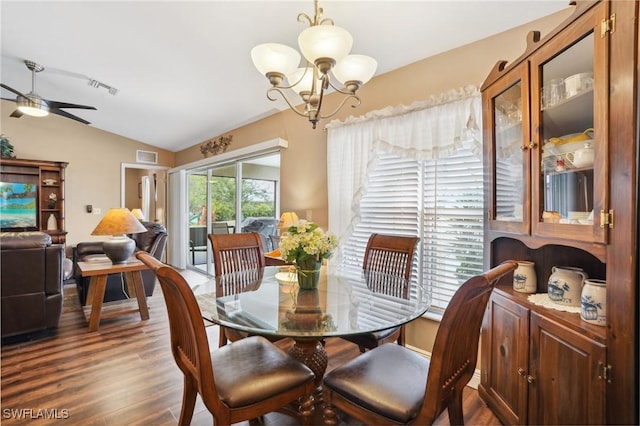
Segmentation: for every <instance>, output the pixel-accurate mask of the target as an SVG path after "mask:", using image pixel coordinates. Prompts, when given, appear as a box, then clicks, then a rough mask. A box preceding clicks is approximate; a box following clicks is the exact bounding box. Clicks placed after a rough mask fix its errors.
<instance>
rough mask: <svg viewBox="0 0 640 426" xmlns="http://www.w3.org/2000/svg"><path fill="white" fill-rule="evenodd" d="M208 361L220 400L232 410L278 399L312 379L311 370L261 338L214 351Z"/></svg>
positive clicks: (235, 343) (238, 342) (250, 338)
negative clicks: (213, 370)
mask: <svg viewBox="0 0 640 426" xmlns="http://www.w3.org/2000/svg"><path fill="white" fill-rule="evenodd" d="M265 360H266V361H265ZM211 361H212V363H213V365H215V368H216V370H215V381H216V388H217V390H218V394H219V396H220V399H221V400H222V401H224V402H225V403H226V404H227V405H228V406H229V407H233V408H236V407H244V406H247V405H250V404H253V403H255V402H258V401H261V400H264V399H265V398H267V397H269V396H272V395H278V394H280V393H282V392H283V391H286V390H289V389H292V388H294V387H296V386H300V385H301V384H303V383H305V382H306V381H308V380H309V379H310V378H312V377H314V375H313V373H312V372H311V370H310V369H308V368H307V367H305V366H304V365H302V364H301V363H300V362H298V361H296V360H294V359H293V358H292V357H290V356H289V355H287V354H286V353H285V352H284V351H282V350H281V349H279V348H278V347H276V346H273V345H272V344H271V343H269V341H268V340H266V339H265V338H263V337H260V336H253V337H247V338H246V339H241V340H238V341H237V342H233V343H231V344H228V345H225V346H223V347H221V348H220V349H218V350H215V351H213V352H212V353H211ZM266 372H268V374H267V373H266ZM258 376H259V377H260V380H256V377H258Z"/></svg>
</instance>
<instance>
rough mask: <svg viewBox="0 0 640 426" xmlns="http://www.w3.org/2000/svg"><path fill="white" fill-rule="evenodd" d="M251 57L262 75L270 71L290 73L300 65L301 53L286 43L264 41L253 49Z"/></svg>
mask: <svg viewBox="0 0 640 426" xmlns="http://www.w3.org/2000/svg"><path fill="white" fill-rule="evenodd" d="M251 59H252V60H253V64H254V65H255V66H256V68H257V69H258V71H260V73H261V74H262V75H266V74H267V73H270V72H277V73H280V74H283V75H288V74H291V73H292V72H293V71H295V69H296V68H297V67H298V64H299V63H300V53H298V52H297V51H296V50H295V49H294V48H292V47H289V46H286V45H284V44H279V43H264V44H259V45H257V46H256V47H254V48H253V49H251Z"/></svg>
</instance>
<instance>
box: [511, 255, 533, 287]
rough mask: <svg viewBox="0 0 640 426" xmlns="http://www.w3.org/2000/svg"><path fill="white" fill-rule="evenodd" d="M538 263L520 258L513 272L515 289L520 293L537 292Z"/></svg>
mask: <svg viewBox="0 0 640 426" xmlns="http://www.w3.org/2000/svg"><path fill="white" fill-rule="evenodd" d="M535 266H536V264H535V263H534V262H529V261H527V260H519V261H518V267H517V268H516V270H515V271H514V272H513V289H514V290H515V291H519V292H520V293H535V292H536V288H537V287H538V284H537V283H538V280H537V278H536V268H535Z"/></svg>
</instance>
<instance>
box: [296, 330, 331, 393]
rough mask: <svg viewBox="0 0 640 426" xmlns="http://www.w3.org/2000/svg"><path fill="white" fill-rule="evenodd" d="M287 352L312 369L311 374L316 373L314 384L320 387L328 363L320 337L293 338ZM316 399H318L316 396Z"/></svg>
mask: <svg viewBox="0 0 640 426" xmlns="http://www.w3.org/2000/svg"><path fill="white" fill-rule="evenodd" d="M289 354H290V355H291V356H292V357H293V358H295V359H297V360H298V361H300V362H302V363H303V364H304V365H306V366H307V367H309V368H310V369H311V371H313V374H315V375H316V385H317V386H318V388H320V384H321V383H322V378H323V377H324V373H325V371H327V365H328V364H329V358H328V356H327V351H326V350H325V348H324V345H323V344H322V341H321V340H320V339H295V343H294V344H293V346H292V347H291V349H289ZM320 392H321V390H320ZM319 396H321V394H320V395H318V397H319ZM316 400H318V398H317V397H316Z"/></svg>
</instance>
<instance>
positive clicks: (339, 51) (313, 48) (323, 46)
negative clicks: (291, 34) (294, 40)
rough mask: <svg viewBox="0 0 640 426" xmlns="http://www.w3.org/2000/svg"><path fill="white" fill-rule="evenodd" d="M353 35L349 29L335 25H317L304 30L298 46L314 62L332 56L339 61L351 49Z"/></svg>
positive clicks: (299, 37)
mask: <svg viewBox="0 0 640 426" xmlns="http://www.w3.org/2000/svg"><path fill="white" fill-rule="evenodd" d="M352 45H353V37H352V36H351V34H349V31H347V30H345V29H344V28H340V27H336V26H335V25H316V26H313V27H309V28H307V29H306V30H304V31H302V32H301V33H300V35H299V36H298V46H300V51H301V52H302V55H303V56H304V57H305V58H306V59H307V60H308V61H309V62H311V63H312V64H313V63H315V61H316V59H318V58H331V59H333V60H335V61H336V62H338V61H339V60H340V59H342V58H344V57H345V56H347V55H348V54H349V52H350V51H351V46H352Z"/></svg>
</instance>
